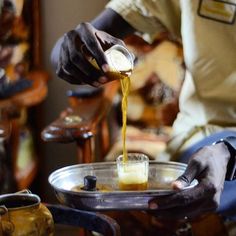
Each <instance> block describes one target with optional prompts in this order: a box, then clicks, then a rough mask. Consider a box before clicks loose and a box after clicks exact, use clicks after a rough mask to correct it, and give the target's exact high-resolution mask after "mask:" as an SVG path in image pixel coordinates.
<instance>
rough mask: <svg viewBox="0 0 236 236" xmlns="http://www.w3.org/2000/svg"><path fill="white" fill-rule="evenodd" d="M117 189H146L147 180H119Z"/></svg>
mask: <svg viewBox="0 0 236 236" xmlns="http://www.w3.org/2000/svg"><path fill="white" fill-rule="evenodd" d="M119 189H121V190H124V191H133V190H146V189H147V182H144V183H129V184H127V183H124V182H121V181H119Z"/></svg>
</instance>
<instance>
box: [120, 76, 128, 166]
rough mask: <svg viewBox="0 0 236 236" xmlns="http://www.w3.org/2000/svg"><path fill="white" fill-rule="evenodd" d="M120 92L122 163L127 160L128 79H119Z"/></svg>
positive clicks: (126, 77) (125, 77)
mask: <svg viewBox="0 0 236 236" xmlns="http://www.w3.org/2000/svg"><path fill="white" fill-rule="evenodd" d="M120 84H121V92H122V103H121V109H122V123H123V125H122V142H123V162H126V161H127V159H128V156H127V149H126V126H127V108H128V95H129V91H130V77H129V76H124V77H123V78H122V79H120Z"/></svg>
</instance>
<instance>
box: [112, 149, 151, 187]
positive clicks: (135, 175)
mask: <svg viewBox="0 0 236 236" xmlns="http://www.w3.org/2000/svg"><path fill="white" fill-rule="evenodd" d="M116 163H117V172H118V185H119V189H120V190H125V191H133V190H146V189H147V185H148V169H149V159H148V157H147V156H146V155H144V154H142V153H128V155H127V160H126V161H124V160H123V155H120V156H118V158H117V159H116Z"/></svg>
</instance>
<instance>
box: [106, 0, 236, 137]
mask: <svg viewBox="0 0 236 236" xmlns="http://www.w3.org/2000/svg"><path fill="white" fill-rule="evenodd" d="M107 7H109V8H112V9H113V10H115V11H116V12H118V13H119V14H120V15H121V16H122V17H123V18H124V19H125V20H126V21H128V22H129V23H130V24H131V25H132V26H133V27H134V28H136V29H137V30H138V31H139V32H141V33H142V34H143V35H144V38H146V39H149V40H151V39H152V38H153V37H155V36H156V35H157V34H159V33H161V32H163V31H166V30H167V31H169V32H170V33H171V34H172V35H173V36H174V37H176V38H179V39H180V40H181V41H182V44H183V50H184V60H185V64H186V68H187V72H186V76H185V80H184V84H183V87H182V91H181V94H180V113H179V114H178V117H177V119H176V121H175V123H174V126H173V128H174V135H180V134H181V135H183V133H185V134H187V133H191V132H192V130H193V129H195V128H198V127H207V126H210V127H212V126H216V127H234V126H235V127H236V23H235V21H236V20H235V15H236V0H224V1H221V0H218V1H212V0H113V1H110V2H109V3H108V5H107ZM212 130H214V131H215V129H212ZM183 138H186V135H183Z"/></svg>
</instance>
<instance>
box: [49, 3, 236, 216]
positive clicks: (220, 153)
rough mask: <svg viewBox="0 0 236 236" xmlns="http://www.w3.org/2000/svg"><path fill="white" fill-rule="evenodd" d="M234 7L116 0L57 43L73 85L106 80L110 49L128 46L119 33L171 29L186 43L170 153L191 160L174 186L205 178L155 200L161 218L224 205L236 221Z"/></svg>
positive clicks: (63, 71)
mask: <svg viewBox="0 0 236 236" xmlns="http://www.w3.org/2000/svg"><path fill="white" fill-rule="evenodd" d="M235 12H236V1H234V0H230V1H221V0H215V1H213V0H196V1H195V0H194V1H184V0H169V1H166V0H114V1H110V2H109V3H108V5H107V7H106V9H105V10H104V11H103V12H102V13H101V14H100V15H99V16H98V17H96V19H94V20H93V21H92V22H91V23H81V24H79V25H78V27H77V28H76V29H74V30H72V31H70V32H68V33H66V34H65V35H64V37H62V38H61V39H59V41H58V42H57V44H56V45H55V47H54V49H53V52H52V62H53V65H54V66H55V69H56V72H57V74H58V76H59V77H61V78H63V79H65V80H66V81H68V82H69V83H73V84H90V85H92V86H100V85H102V84H104V83H106V82H109V79H110V78H108V77H107V76H106V72H107V71H109V66H108V64H107V61H106V58H105V55H104V51H105V50H106V49H107V48H109V47H110V46H112V45H114V44H122V45H124V43H123V41H121V40H120V39H119V38H121V39H122V38H124V37H125V36H127V35H129V34H132V33H134V32H137V33H139V34H140V35H142V36H143V38H145V39H146V40H148V41H151V40H152V39H154V38H155V37H156V36H157V35H158V34H162V33H166V32H169V34H170V35H171V37H172V38H174V39H175V40H178V41H181V42H182V45H183V50H184V60H185V64H186V74H185V80H184V83H183V86H182V91H181V94H180V112H179V114H178V117H177V119H176V121H175V122H174V125H173V129H174V134H173V139H172V140H171V142H170V143H169V146H168V150H167V151H168V152H169V153H170V155H171V156H172V158H173V159H174V160H176V159H178V160H181V161H186V159H189V158H190V159H189V162H188V167H187V170H186V171H185V173H184V174H183V175H182V176H181V177H180V178H179V179H178V180H177V181H175V182H174V183H173V188H175V189H181V188H183V187H185V186H187V185H189V183H190V182H191V181H192V180H193V179H197V180H198V181H199V184H198V185H197V186H196V187H194V188H192V189H189V190H185V191H177V192H176V194H174V195H172V196H170V197H165V198H164V199H162V200H160V199H159V200H158V201H157V200H155V199H154V200H153V201H152V202H150V205H149V206H150V209H151V210H156V214H157V215H159V216H161V217H173V218H184V217H186V216H187V217H196V216H198V215H201V214H203V213H205V212H209V211H215V210H216V209H217V210H218V211H219V212H221V213H222V214H224V215H227V216H228V217H231V218H234V217H235V219H236V197H235V194H232V193H234V192H235V187H236V182H235V181H231V182H225V177H227V179H232V178H233V176H234V174H235V168H234V166H235V153H236V152H235V148H234V147H236V138H235V137H236V129H235V128H236V119H235V118H236V93H235V92H234V89H235V87H236V69H235V68H236V53H235V52H234V50H233V48H234V47H235V44H236V30H235V24H236V23H235ZM88 56H90V57H93V58H95V59H96V61H97V64H98V65H99V67H100V69H101V70H97V69H96V68H94V67H93V66H92V65H91V64H90V63H89V62H88V61H87V58H88ZM221 138H225V139H224V140H223V141H220V139H221ZM216 141H217V143H216V144H215V145H212V143H213V142H216ZM223 188H224V191H223V195H222V197H221V194H222V190H223ZM170 212H171V214H170Z"/></svg>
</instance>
